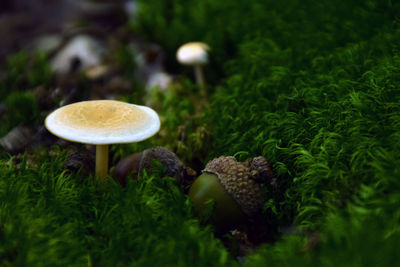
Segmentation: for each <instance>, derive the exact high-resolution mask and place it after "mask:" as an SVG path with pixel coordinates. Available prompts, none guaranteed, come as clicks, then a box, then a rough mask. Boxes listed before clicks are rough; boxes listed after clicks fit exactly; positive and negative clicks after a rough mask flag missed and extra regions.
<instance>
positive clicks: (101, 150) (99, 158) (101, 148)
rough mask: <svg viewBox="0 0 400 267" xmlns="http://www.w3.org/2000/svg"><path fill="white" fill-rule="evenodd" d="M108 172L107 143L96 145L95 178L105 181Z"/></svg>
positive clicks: (104, 182)
mask: <svg viewBox="0 0 400 267" xmlns="http://www.w3.org/2000/svg"><path fill="white" fill-rule="evenodd" d="M107 174H108V145H96V179H97V181H100V182H101V183H103V184H106V183H107Z"/></svg>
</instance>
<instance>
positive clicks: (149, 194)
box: [0, 150, 232, 266]
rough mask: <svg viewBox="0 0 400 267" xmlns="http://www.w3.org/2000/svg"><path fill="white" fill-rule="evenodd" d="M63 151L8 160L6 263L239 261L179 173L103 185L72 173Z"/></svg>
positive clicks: (3, 231)
mask: <svg viewBox="0 0 400 267" xmlns="http://www.w3.org/2000/svg"><path fill="white" fill-rule="evenodd" d="M56 152H58V153H57V154H58V155H57V156H55V157H54V156H49V155H46V153H45V154H44V155H42V156H37V157H38V159H37V162H36V163H37V164H38V166H39V167H35V166H30V165H29V164H30V163H29V162H27V161H25V160H24V161H22V162H21V163H20V164H19V165H17V166H16V165H10V164H9V163H7V162H6V161H2V162H1V166H2V167H1V168H0V202H1V206H0V237H1V238H2V240H3V242H1V244H0V259H1V265H5V266H7V265H10V264H12V265H29V266H38V265H40V266H66V265H68V266H71V265H72V266H75V265H76V266H82V265H87V263H88V261H90V262H91V263H92V264H93V265H96V266H97V265H101V266H109V265H114V266H126V265H129V264H134V265H138V266H149V265H163V266H166V265H168V266H171V265H174V266H187V263H188V262H191V264H192V265H193V266H204V265H211V266H223V265H225V264H228V263H230V264H231V263H232V259H231V258H230V257H229V255H228V252H227V251H226V250H225V249H224V248H223V246H222V244H221V242H220V241H218V240H216V239H214V238H213V236H212V232H211V231H210V229H209V228H203V229H200V227H199V223H198V221H197V220H196V219H194V218H193V211H192V206H191V203H190V202H189V200H188V198H187V197H186V196H185V195H184V194H183V193H182V190H181V188H180V186H179V185H178V183H177V181H176V180H175V179H172V178H167V177H156V176H152V177H149V176H147V175H144V177H142V179H141V181H140V182H135V181H132V182H130V183H128V185H127V187H126V188H124V189H123V188H121V186H120V185H119V184H117V183H112V184H111V185H110V187H109V188H108V190H104V189H103V188H102V187H101V186H98V185H95V184H93V182H92V177H83V176H82V175H79V174H75V175H73V176H71V175H69V174H67V173H65V172H64V171H63V170H62V164H63V162H64V160H65V157H66V153H65V151H63V150H58V151H57V150H56ZM155 173H161V172H155ZM200 240H202V241H200ZM182 247H185V249H184V250H182Z"/></svg>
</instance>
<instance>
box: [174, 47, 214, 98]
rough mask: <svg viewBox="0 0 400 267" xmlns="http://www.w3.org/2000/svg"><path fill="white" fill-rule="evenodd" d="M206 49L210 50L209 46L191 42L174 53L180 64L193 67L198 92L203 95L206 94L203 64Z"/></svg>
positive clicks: (205, 61)
mask: <svg viewBox="0 0 400 267" xmlns="http://www.w3.org/2000/svg"><path fill="white" fill-rule="evenodd" d="M208 50H210V47H209V46H208V45H207V44H205V43H201V42H191V43H187V44H184V45H182V46H181V47H180V48H179V49H178V52H177V53H176V58H177V59H178V61H179V62H180V63H181V64H183V65H190V66H193V67H194V74H195V77H196V83H197V85H198V86H199V87H200V93H201V94H202V95H203V96H205V95H206V82H205V79H204V72H203V65H205V64H207V63H208V53H207V52H208Z"/></svg>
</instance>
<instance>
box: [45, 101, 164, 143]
mask: <svg viewBox="0 0 400 267" xmlns="http://www.w3.org/2000/svg"><path fill="white" fill-rule="evenodd" d="M45 125H46V128H47V129H48V130H49V131H50V132H51V133H53V134H54V135H56V136H58V137H60V138H62V139H65V140H69V141H73V142H79V143H84V144H93V145H103V144H121V143H132V142H137V141H142V140H144V139H147V138H149V137H151V136H152V135H154V134H155V133H157V132H158V130H159V129H160V119H159V117H158V115H157V113H156V112H155V111H154V110H152V109H151V108H148V107H145V106H139V105H134V104H129V103H124V102H120V101H115V100H93V101H83V102H77V103H74V104H70V105H67V106H64V107H61V108H59V109H57V110H55V111H53V112H52V113H51V114H49V115H48V116H47V118H46V120H45Z"/></svg>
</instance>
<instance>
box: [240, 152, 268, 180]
mask: <svg viewBox="0 0 400 267" xmlns="http://www.w3.org/2000/svg"><path fill="white" fill-rule="evenodd" d="M245 164H246V165H247V166H248V167H249V168H250V171H251V174H252V175H251V176H252V179H253V180H255V181H257V182H258V183H267V182H271V180H272V179H273V173H272V170H271V166H270V165H269V163H268V161H267V159H266V158H264V157H262V156H258V157H254V158H251V159H249V160H248V161H246V162H245Z"/></svg>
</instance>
